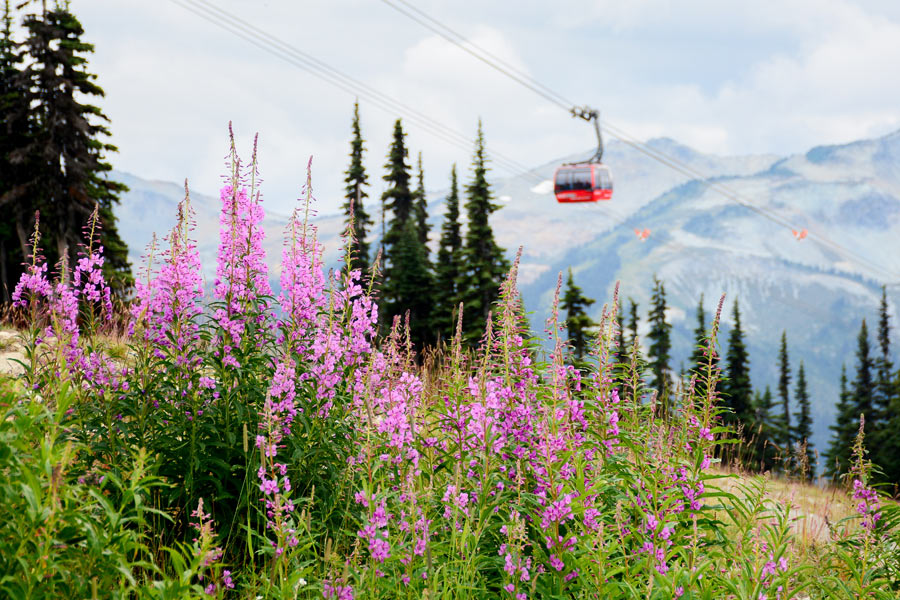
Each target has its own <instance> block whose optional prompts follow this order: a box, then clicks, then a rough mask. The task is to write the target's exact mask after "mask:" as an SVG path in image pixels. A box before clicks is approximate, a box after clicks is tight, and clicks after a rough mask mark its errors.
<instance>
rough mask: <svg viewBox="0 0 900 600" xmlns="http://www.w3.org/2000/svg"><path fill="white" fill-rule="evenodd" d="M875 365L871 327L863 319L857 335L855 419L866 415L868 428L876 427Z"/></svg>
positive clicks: (854, 385) (854, 383) (854, 392)
mask: <svg viewBox="0 0 900 600" xmlns="http://www.w3.org/2000/svg"><path fill="white" fill-rule="evenodd" d="M874 369H875V365H874V362H873V361H872V356H871V347H870V346H869V329H868V327H867V326H866V320H865V319H863V320H862V325H861V326H860V328H859V336H858V337H857V349H856V377H855V378H854V380H853V414H854V415H855V419H858V418H859V415H860V413H863V414H865V415H866V429H867V430H871V429H873V428H874V425H875V422H876V420H875V419H874V418H873V417H874V416H875V381H874V377H873V375H874V373H873V371H874Z"/></svg>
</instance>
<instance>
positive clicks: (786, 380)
mask: <svg viewBox="0 0 900 600" xmlns="http://www.w3.org/2000/svg"><path fill="white" fill-rule="evenodd" d="M790 386H791V365H790V357H789V356H788V346H787V332H786V331H782V332H781V347H780V349H779V350H778V399H779V400H780V401H781V419H780V420H779V423H778V428H779V432H778V438H777V443H778V445H779V446H781V448H782V449H783V450H784V451H785V452H790V449H791V447H792V446H793V444H794V435H793V427H792V425H791V389H790Z"/></svg>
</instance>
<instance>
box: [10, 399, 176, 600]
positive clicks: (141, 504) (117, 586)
mask: <svg viewBox="0 0 900 600" xmlns="http://www.w3.org/2000/svg"><path fill="white" fill-rule="evenodd" d="M75 401H76V398H75V395H74V394H73V393H72V391H71V390H70V389H68V388H66V387H61V388H60V389H59V392H58V393H57V394H56V395H54V397H53V403H52V405H50V404H48V403H46V402H44V401H42V399H41V398H39V397H34V396H25V397H20V398H13V397H9V396H5V397H4V398H3V402H0V405H4V404H5V405H8V406H11V407H12V408H10V409H9V410H8V411H7V412H5V414H3V415H2V418H0V473H2V474H3V477H2V478H0V595H2V596H4V597H8V598H36V599H37V598H48V599H50V598H98V597H104V598H126V597H131V596H132V595H133V594H134V593H135V591H136V590H138V589H139V579H140V577H141V573H146V574H153V573H154V572H155V567H154V566H153V564H152V563H151V562H150V559H151V556H150V554H149V553H148V547H147V542H148V539H147V536H146V535H145V534H144V533H143V532H144V531H145V527H146V525H147V524H148V521H149V519H150V518H151V517H153V516H155V515H156V514H157V512H156V511H155V509H153V508H152V506H151V500H150V499H151V495H152V494H153V493H154V490H158V489H159V486H160V482H159V480H158V479H157V478H155V477H154V476H153V475H152V474H151V472H150V469H149V467H150V464H149V458H148V455H147V453H146V452H143V451H141V452H137V453H135V454H132V455H130V456H128V460H127V461H126V462H127V464H128V469H127V470H126V471H114V470H110V469H108V468H106V467H104V466H102V465H97V466H96V467H95V468H93V469H92V470H91V471H89V472H85V471H83V470H81V469H82V467H81V464H80V455H81V454H82V453H84V452H85V451H86V450H87V449H86V448H85V447H84V446H82V445H81V444H79V443H78V442H74V441H72V440H68V439H67V436H66V426H65V425H64V423H65V422H66V421H67V417H66V413H67V411H68V410H69V409H70V408H72V407H73V403H74V402H75Z"/></svg>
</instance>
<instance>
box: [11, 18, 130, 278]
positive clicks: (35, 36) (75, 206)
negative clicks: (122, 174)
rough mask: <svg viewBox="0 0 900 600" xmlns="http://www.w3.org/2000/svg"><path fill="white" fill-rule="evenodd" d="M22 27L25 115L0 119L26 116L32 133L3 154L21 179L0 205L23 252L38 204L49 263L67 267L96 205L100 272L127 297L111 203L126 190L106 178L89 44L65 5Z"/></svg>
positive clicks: (123, 252)
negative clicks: (65, 262)
mask: <svg viewBox="0 0 900 600" xmlns="http://www.w3.org/2000/svg"><path fill="white" fill-rule="evenodd" d="M22 25H23V28H24V30H25V32H26V39H25V41H24V43H23V48H24V50H25V54H26V55H27V56H28V57H29V58H30V62H29V63H28V64H27V65H26V66H25V68H24V69H22V70H21V71H18V73H16V74H15V75H14V77H13V83H12V85H13V86H14V87H15V88H16V89H18V90H22V92H23V93H24V94H25V100H26V102H23V103H22V104H21V105H20V106H19V108H18V110H19V111H21V110H27V113H26V114H24V115H23V114H21V112H19V113H18V114H17V113H16V112H13V113H11V114H9V115H7V116H6V117H5V118H4V120H5V121H6V120H7V119H9V121H12V122H15V123H21V122H22V120H23V119H25V120H26V121H27V122H28V129H29V131H30V133H29V135H28V137H27V138H26V139H25V140H24V143H23V144H22V145H21V146H19V147H16V148H13V149H11V151H10V152H9V153H8V156H9V157H10V161H11V163H12V164H13V165H14V167H15V168H14V170H16V171H18V172H19V173H20V174H22V175H23V179H22V180H21V181H19V182H17V185H16V186H15V187H13V189H11V190H9V191H7V192H6V193H5V194H4V195H3V198H2V199H0V208H3V209H6V207H7V206H8V205H13V208H12V210H11V211H10V212H11V213H13V214H15V216H16V219H17V221H18V222H17V223H16V229H17V234H18V236H19V237H20V242H21V245H22V246H23V247H24V248H25V249H26V250H27V245H28V244H27V241H26V240H22V235H23V232H27V230H28V229H30V225H31V224H32V223H33V221H32V218H33V214H34V211H35V210H39V211H40V213H41V226H42V228H43V230H42V233H43V236H44V238H45V239H46V240H47V243H46V246H47V247H46V248H45V249H44V250H45V253H46V255H47V259H48V261H50V262H51V263H52V262H55V261H57V260H59V258H60V257H62V256H65V257H66V258H67V260H68V262H69V264H70V265H72V264H74V262H75V260H76V258H77V256H78V252H79V249H80V244H81V243H82V242H83V241H84V240H83V235H82V228H83V227H84V225H85V223H86V222H87V220H88V217H89V216H90V214H91V212H92V211H93V209H94V205H95V204H96V205H97V206H98V209H99V216H100V225H101V232H100V243H101V244H102V246H103V248H104V255H105V262H104V265H103V271H104V275H105V276H106V278H107V281H108V282H109V284H110V287H112V289H113V290H114V291H115V292H116V293H117V294H118V295H124V294H125V293H126V291H127V290H128V289H129V288H130V287H131V285H132V283H133V278H132V276H131V266H130V265H129V263H128V248H127V247H126V246H125V244H124V242H122V240H121V238H120V237H119V234H118V230H117V228H116V219H115V216H114V214H113V208H114V206H115V205H116V204H118V202H119V194H120V193H122V192H124V191H126V190H127V189H128V188H127V187H126V186H125V185H123V184H121V183H118V182H115V181H112V180H110V179H109V178H108V173H109V172H110V171H111V170H112V167H111V166H110V165H109V163H107V162H105V160H104V155H105V154H107V153H110V152H115V151H116V147H115V146H113V145H112V144H110V143H107V142H105V141H103V140H104V138H108V137H109V136H110V132H109V129H108V128H107V126H106V123H108V122H109V119H108V118H107V117H106V115H104V114H103V112H102V111H101V110H100V109H99V108H98V107H96V106H93V105H91V104H87V103H86V102H87V101H88V100H89V99H91V98H99V97H102V96H103V95H104V93H103V90H102V89H101V88H100V86H98V85H97V84H96V83H95V82H94V80H95V79H96V76H95V75H93V74H91V73H89V72H88V71H87V59H86V58H85V55H87V54H90V53H91V52H93V51H94V47H93V45H91V44H88V43H86V42H84V41H83V40H82V36H83V35H84V29H83V28H82V26H81V23H79V21H78V19H77V18H76V17H75V16H74V15H73V14H72V13H70V12H69V10H68V8H67V3H63V4H57V5H56V7H55V8H54V9H52V10H47V9H46V8H44V9H43V10H42V11H41V12H40V13H37V14H29V15H26V16H25V18H24V21H23V23H22ZM7 210H8V209H7ZM23 219H25V221H24V222H23ZM24 254H28V251H26V252H24Z"/></svg>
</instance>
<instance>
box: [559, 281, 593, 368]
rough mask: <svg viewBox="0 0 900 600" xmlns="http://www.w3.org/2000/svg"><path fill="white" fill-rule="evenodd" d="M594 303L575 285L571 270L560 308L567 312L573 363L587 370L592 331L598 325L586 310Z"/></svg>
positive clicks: (567, 327) (567, 326) (567, 328)
mask: <svg viewBox="0 0 900 600" xmlns="http://www.w3.org/2000/svg"><path fill="white" fill-rule="evenodd" d="M593 303H594V300H593V298H588V297H587V296H585V295H584V292H582V291H581V288H580V287H578V286H577V285H575V279H574V277H573V276H572V269H569V277H568V279H567V280H566V290H565V292H564V293H563V298H562V303H561V304H560V308H562V309H563V310H564V311H565V312H566V330H567V331H568V334H569V346H571V349H572V362H571V364H572V365H574V366H575V367H576V368H579V369H582V370H586V369H587V363H586V362H585V360H584V359H585V355H586V354H587V353H588V352H589V350H590V348H589V341H588V340H589V338H590V337H591V334H590V329H591V328H593V327H596V326H597V324H596V323H595V322H594V321H593V320H592V319H591V318H590V317H589V316H588V315H587V313H586V312H585V310H584V309H585V308H587V307H588V306H590V305H591V304H593Z"/></svg>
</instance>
